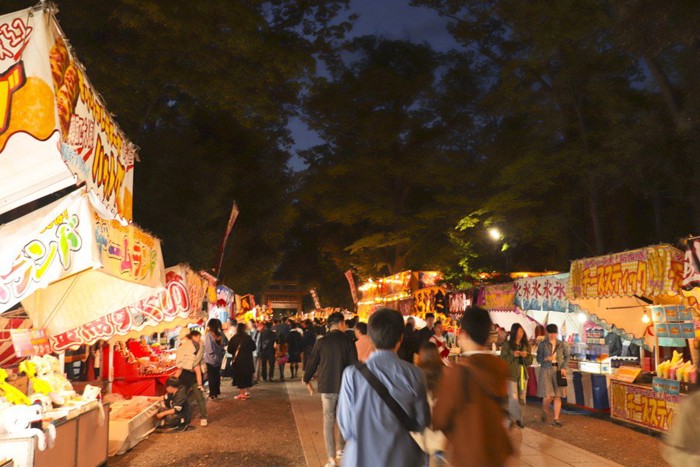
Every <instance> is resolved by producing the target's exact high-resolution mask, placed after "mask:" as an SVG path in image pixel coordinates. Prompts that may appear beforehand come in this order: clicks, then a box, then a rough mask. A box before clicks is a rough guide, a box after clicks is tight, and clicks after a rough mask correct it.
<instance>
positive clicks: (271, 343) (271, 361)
mask: <svg viewBox="0 0 700 467" xmlns="http://www.w3.org/2000/svg"><path fill="white" fill-rule="evenodd" d="M259 339H260V348H259V350H258V356H259V357H260V364H261V366H262V379H263V381H267V382H268V383H271V382H272V379H273V378H274V377H275V343H276V342H277V335H276V334H275V332H274V331H273V330H272V323H271V322H269V321H268V322H266V323H265V328H264V329H263V330H262V331H260V337H259ZM268 369H269V374H268Z"/></svg>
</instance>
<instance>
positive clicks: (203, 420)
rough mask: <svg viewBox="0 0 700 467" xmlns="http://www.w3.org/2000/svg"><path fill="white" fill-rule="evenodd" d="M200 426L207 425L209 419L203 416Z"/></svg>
mask: <svg viewBox="0 0 700 467" xmlns="http://www.w3.org/2000/svg"><path fill="white" fill-rule="evenodd" d="M199 426H207V419H206V418H203V419H201V420H200V421H199Z"/></svg>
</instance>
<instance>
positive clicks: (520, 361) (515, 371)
mask: <svg viewBox="0 0 700 467" xmlns="http://www.w3.org/2000/svg"><path fill="white" fill-rule="evenodd" d="M501 358H502V359H503V360H505V362H506V363H507V364H508V368H509V369H510V381H508V412H509V413H510V420H511V423H513V424H515V425H517V426H518V427H520V428H523V427H524V425H523V418H524V416H525V405H526V397H527V368H528V367H529V366H530V365H532V352H531V351H530V342H529V341H528V340H527V334H525V330H524V329H523V327H522V326H521V325H520V324H519V323H513V325H512V326H511V327H510V335H509V338H508V340H507V341H506V342H504V343H503V346H501Z"/></svg>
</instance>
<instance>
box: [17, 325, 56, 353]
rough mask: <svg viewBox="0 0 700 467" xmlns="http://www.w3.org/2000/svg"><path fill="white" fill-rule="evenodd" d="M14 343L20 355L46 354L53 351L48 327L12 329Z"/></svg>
mask: <svg viewBox="0 0 700 467" xmlns="http://www.w3.org/2000/svg"><path fill="white" fill-rule="evenodd" d="M10 336H11V337H12V345H13V346H14V348H15V354H16V355H17V356H18V357H31V356H32V355H46V354H49V353H51V346H50V345H49V336H47V335H46V329H12V330H10Z"/></svg>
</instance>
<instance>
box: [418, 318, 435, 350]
mask: <svg viewBox="0 0 700 467" xmlns="http://www.w3.org/2000/svg"><path fill="white" fill-rule="evenodd" d="M434 335H435V315H434V314H433V313H426V314H425V327H423V329H421V330H420V331H418V339H419V340H420V343H419V344H418V346H419V347H420V346H421V345H423V344H426V343H427V342H428V341H429V340H430V338H431V337H433V336H434Z"/></svg>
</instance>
